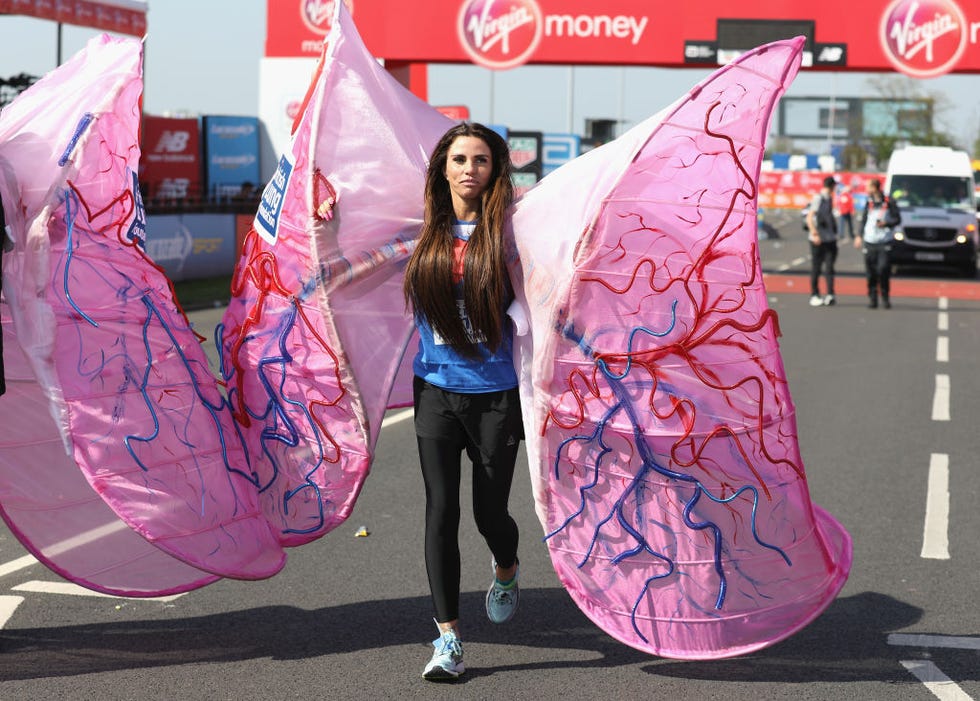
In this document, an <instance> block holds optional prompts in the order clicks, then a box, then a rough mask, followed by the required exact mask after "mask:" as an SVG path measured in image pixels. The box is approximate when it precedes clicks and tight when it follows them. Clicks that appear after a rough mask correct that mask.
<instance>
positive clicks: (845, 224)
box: [837, 185, 854, 241]
mask: <svg viewBox="0 0 980 701" xmlns="http://www.w3.org/2000/svg"><path fill="white" fill-rule="evenodd" d="M837 215H838V220H839V221H840V233H841V240H843V239H845V238H846V239H848V240H850V241H853V240H854V195H852V194H851V188H850V187H848V186H847V185H844V186H842V187H841V189H840V195H838V197H837Z"/></svg>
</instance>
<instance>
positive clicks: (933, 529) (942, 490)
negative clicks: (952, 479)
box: [920, 453, 949, 560]
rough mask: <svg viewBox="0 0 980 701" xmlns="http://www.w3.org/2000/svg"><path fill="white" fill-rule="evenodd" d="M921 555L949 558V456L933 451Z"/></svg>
mask: <svg viewBox="0 0 980 701" xmlns="http://www.w3.org/2000/svg"><path fill="white" fill-rule="evenodd" d="M920 556H921V557H925V558H929V559H932V560H948V559H949V456H948V455H946V454H944V453H933V454H932V455H931V456H930V458H929V486H928V490H927V492H926V520H925V526H924V527H923V529H922V553H921V554H920Z"/></svg>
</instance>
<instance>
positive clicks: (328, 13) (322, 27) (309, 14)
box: [299, 0, 354, 36]
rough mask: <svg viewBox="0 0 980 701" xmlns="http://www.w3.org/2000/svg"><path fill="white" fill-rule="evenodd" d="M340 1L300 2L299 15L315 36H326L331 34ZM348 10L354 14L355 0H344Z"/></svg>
mask: <svg viewBox="0 0 980 701" xmlns="http://www.w3.org/2000/svg"><path fill="white" fill-rule="evenodd" d="M337 1H338V0H300V2H299V14H300V16H301V17H302V18H303V24H305V25H306V27H307V29H309V30H310V31H311V32H314V33H315V34H322V35H324V36H326V35H327V34H328V33H329V32H330V20H331V19H333V11H334V4H335V3H336V2H337ZM344 4H345V5H347V10H348V11H349V12H350V13H351V15H353V14H354V0H344Z"/></svg>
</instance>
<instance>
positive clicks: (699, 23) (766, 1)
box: [265, 0, 980, 77]
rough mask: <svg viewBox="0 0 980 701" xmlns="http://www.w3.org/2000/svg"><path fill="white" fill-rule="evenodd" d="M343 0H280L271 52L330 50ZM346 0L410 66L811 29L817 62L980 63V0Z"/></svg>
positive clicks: (690, 47)
mask: <svg viewBox="0 0 980 701" xmlns="http://www.w3.org/2000/svg"><path fill="white" fill-rule="evenodd" d="M333 2H334V0H320V1H315V0H276V1H275V2H272V0H269V2H268V5H267V7H268V24H267V35H266V51H265V55H266V56H267V57H269V58H272V57H301V56H308V57H316V56H318V55H319V52H320V43H321V42H322V40H323V38H324V36H326V33H327V31H328V30H329V22H330V17H331V16H332V10H333ZM345 2H346V4H347V7H348V9H349V10H350V11H351V15H352V16H353V18H354V21H355V24H356V25H357V29H358V32H359V33H360V34H361V36H362V37H363V39H364V41H365V43H366V44H367V47H368V49H369V50H370V51H371V53H372V54H374V55H375V56H376V57H378V58H381V59H384V60H385V61H386V62H392V61H393V62H396V63H397V64H399V65H401V64H405V63H468V62H473V63H477V64H480V65H486V66H487V67H489V68H500V69H506V68H511V67H514V66H518V65H522V64H525V63H535V64H542V63H543V64H548V63H552V64H591V65H599V64H610V65H646V66H665V67H681V66H692V65H698V66H701V67H704V66H706V65H712V64H715V65H717V64H723V63H728V62H729V61H731V60H732V59H733V58H734V57H735V56H737V55H738V54H739V53H740V52H742V51H744V50H747V49H749V48H752V47H754V46H758V45H759V44H762V43H766V42H768V41H774V40H776V39H785V38H789V37H792V36H797V35H803V36H806V38H807V46H806V52H807V54H808V55H805V56H804V66H806V64H807V63H809V66H810V67H812V68H826V69H833V70H847V71H890V70H897V71H901V72H904V73H907V74H909V75H913V76H916V77H931V76H935V75H942V74H945V73H951V72H962V73H971V72H977V71H980V6H978V5H977V3H975V2H972V1H971V2H967V1H966V0H866V1H865V2H860V3H855V2H853V1H852V0H824V1H823V2H821V3H799V2H796V1H794V0H744V1H743V2H740V3H738V4H737V5H732V3H731V2H728V1H727V0H701V1H700V2H699V3H698V8H697V11H696V12H677V11H676V5H675V4H674V3H669V2H666V1H665V0H605V2H603V3H596V2H594V0H508V1H507V2H502V1H501V0H427V1H426V2H424V3H421V2H404V0H345ZM776 18H779V19H776Z"/></svg>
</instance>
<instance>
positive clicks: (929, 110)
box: [865, 73, 958, 164]
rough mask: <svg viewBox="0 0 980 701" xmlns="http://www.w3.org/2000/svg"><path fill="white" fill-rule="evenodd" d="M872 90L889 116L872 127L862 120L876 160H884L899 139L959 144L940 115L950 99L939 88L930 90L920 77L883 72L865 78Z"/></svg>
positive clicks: (925, 143)
mask: <svg viewBox="0 0 980 701" xmlns="http://www.w3.org/2000/svg"><path fill="white" fill-rule="evenodd" d="M867 82H868V84H869V86H870V89H871V92H872V93H873V94H874V95H875V96H876V97H878V98H880V100H881V103H880V104H881V110H882V112H883V113H884V114H885V115H887V116H890V120H888V121H889V126H888V128H884V129H879V130H874V129H875V127H874V126H871V125H868V124H865V136H866V137H867V139H868V141H869V144H870V147H871V150H872V151H873V155H874V157H875V160H876V161H878V163H879V164H884V163H885V162H887V160H888V159H889V158H890V157H891V153H892V151H893V150H894V149H895V147H896V146H898V145H899V144H900V143H909V144H915V145H917V146H952V147H958V145H957V143H956V139H954V138H953V137H952V136H951V135H950V134H949V132H948V131H947V130H945V129H941V128H937V127H936V125H937V123H938V124H940V125H943V126H945V125H946V121H945V119H944V118H943V115H945V114H947V113H948V112H950V111H951V110H952V109H953V107H954V106H953V104H952V102H951V101H950V99H949V98H948V97H947V96H946V95H945V94H944V93H941V92H930V91H928V90H926V89H925V88H924V87H923V83H922V82H921V81H917V80H914V79H912V78H909V77H908V76H904V75H898V74H896V73H883V74H881V75H875V76H873V77H871V78H869V79H868V81H867Z"/></svg>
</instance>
